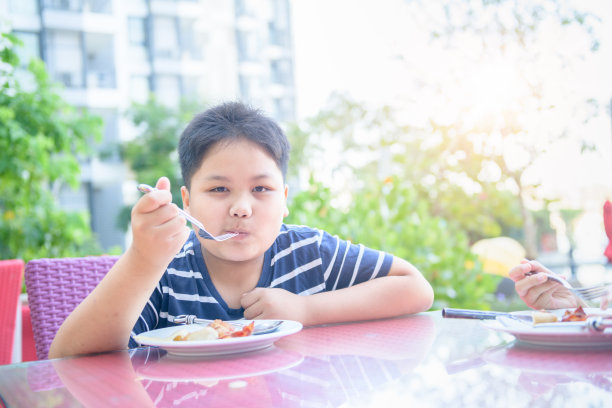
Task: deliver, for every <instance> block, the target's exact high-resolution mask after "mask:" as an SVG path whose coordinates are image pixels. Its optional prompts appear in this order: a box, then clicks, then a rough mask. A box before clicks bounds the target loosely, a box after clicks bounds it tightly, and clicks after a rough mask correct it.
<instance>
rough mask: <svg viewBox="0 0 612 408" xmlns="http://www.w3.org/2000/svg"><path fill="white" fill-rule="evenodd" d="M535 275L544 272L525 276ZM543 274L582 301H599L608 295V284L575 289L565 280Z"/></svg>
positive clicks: (530, 273) (528, 273)
mask: <svg viewBox="0 0 612 408" xmlns="http://www.w3.org/2000/svg"><path fill="white" fill-rule="evenodd" d="M536 273H544V272H533V271H532V272H527V273H526V274H525V276H531V275H535V274H536ZM544 274H545V275H546V276H548V279H550V280H554V281H556V282H559V283H560V284H562V285H563V286H565V287H566V288H567V289H569V290H570V291H572V292H573V293H574V294H576V295H577V296H578V297H580V298H582V299H584V300H595V299H599V298H600V297H603V296H606V295H607V294H608V293H609V292H608V289H609V288H608V287H609V286H610V285H611V284H610V283H599V284H597V285H593V286H587V287H582V288H575V287H573V286H572V285H570V283H569V282H568V281H566V280H565V279H563V278H561V277H559V276H556V275H551V274H549V273H544Z"/></svg>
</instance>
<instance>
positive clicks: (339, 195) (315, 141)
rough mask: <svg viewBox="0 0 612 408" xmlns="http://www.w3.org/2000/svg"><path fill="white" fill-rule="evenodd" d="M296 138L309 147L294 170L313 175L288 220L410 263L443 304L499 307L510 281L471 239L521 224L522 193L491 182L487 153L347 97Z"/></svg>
mask: <svg viewBox="0 0 612 408" xmlns="http://www.w3.org/2000/svg"><path fill="white" fill-rule="evenodd" d="M288 135H289V137H290V139H291V142H292V145H293V146H295V143H294V141H295V140H296V139H298V140H299V143H300V147H301V149H302V150H305V151H308V152H309V155H307V154H303V153H302V154H301V155H298V156H295V155H294V156H292V166H295V167H296V168H301V169H302V171H304V169H307V171H308V172H309V174H310V175H311V177H310V181H309V186H310V187H309V188H308V189H307V190H306V191H303V192H300V193H298V194H297V195H295V196H292V198H291V200H290V216H289V218H288V219H287V222H292V223H297V224H306V225H311V226H315V227H318V228H322V229H325V230H326V231H328V232H331V233H335V234H337V235H339V236H340V237H342V238H344V239H349V240H351V241H353V242H359V243H362V244H364V245H367V246H369V247H372V248H379V249H382V250H385V251H387V252H389V253H392V254H394V255H396V256H399V257H402V258H404V259H406V260H408V261H410V262H411V263H413V264H414V265H415V266H416V267H417V268H419V270H421V272H422V273H423V274H424V275H425V277H426V278H427V279H428V281H429V282H430V283H431V284H432V286H433V287H434V291H435V294H436V300H435V304H434V307H435V308H439V307H443V306H447V305H448V306H453V307H469V308H482V309H486V308H488V307H490V306H489V305H490V303H491V302H492V301H493V296H494V292H495V288H496V285H497V284H498V283H499V281H500V280H501V278H500V277H499V276H492V275H488V274H486V273H484V272H483V270H482V265H481V263H480V262H479V261H478V259H477V258H476V257H475V255H474V254H472V253H471V252H470V244H471V243H472V242H473V241H475V240H477V239H480V238H486V237H492V236H498V235H500V234H502V233H504V232H505V231H509V230H510V229H512V228H514V229H517V228H518V227H519V226H520V218H519V217H518V216H517V215H516V214H517V213H518V211H517V210H516V208H517V200H518V199H517V197H516V196H515V195H513V194H512V193H511V192H509V191H508V190H506V189H504V188H502V184H503V180H502V181H501V182H497V183H494V182H489V181H483V180H482V178H481V177H480V174H481V169H482V167H484V166H485V163H486V162H487V158H486V157H484V156H483V155H480V154H478V153H477V151H476V149H475V147H474V146H473V145H472V144H471V143H470V142H469V140H467V139H466V138H461V137H459V138H452V137H451V132H450V130H449V129H448V128H445V127H443V126H439V125H435V124H431V127H430V128H427V129H422V128H415V127H410V126H406V125H402V124H401V123H399V121H398V120H397V119H396V117H395V113H394V112H393V111H392V110H391V109H390V108H388V107H383V108H381V109H378V110H376V111H373V110H367V109H365V108H364V107H363V106H361V105H359V104H357V103H355V102H354V101H351V100H349V99H347V98H345V97H342V96H335V98H334V99H332V103H331V106H330V107H329V108H328V109H325V110H322V111H321V112H320V113H319V114H318V115H317V116H316V117H314V118H312V119H310V120H309V121H307V122H306V123H305V124H303V125H302V126H301V127H299V126H296V127H292V128H289V131H288ZM318 146H325V148H326V150H325V152H324V153H325V154H329V157H332V158H333V160H332V161H333V163H334V164H333V165H332V166H331V168H329V169H326V170H327V171H328V172H330V173H331V177H329V175H324V174H323V175H322V173H321V171H322V169H321V167H325V164H327V163H323V164H322V163H319V162H317V161H316V160H315V159H316V158H317V157H318V156H322V155H323V150H320V148H319V147H318ZM333 149H336V151H337V154H334V153H335V151H334V150H333ZM293 151H295V150H293ZM330 152H331V153H330ZM296 159H297V160H296ZM323 170H325V169H323ZM290 174H298V171H297V169H294V170H293V172H292V173H291V172H290Z"/></svg>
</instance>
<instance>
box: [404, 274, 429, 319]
mask: <svg viewBox="0 0 612 408" xmlns="http://www.w3.org/2000/svg"><path fill="white" fill-rule="evenodd" d="M405 299H406V303H405V307H406V309H407V310H406V313H407V314H414V313H420V312H426V311H427V310H429V309H431V307H432V306H433V302H434V291H433V288H432V287H431V285H430V283H429V282H427V280H426V279H425V278H423V277H420V279H419V280H418V282H411V285H410V287H409V288H408V289H407V290H406V292H405Z"/></svg>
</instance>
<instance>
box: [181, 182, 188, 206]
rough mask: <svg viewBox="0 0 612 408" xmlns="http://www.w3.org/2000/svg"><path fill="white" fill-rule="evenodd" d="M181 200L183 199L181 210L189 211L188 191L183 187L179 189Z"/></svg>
mask: <svg viewBox="0 0 612 408" xmlns="http://www.w3.org/2000/svg"><path fill="white" fill-rule="evenodd" d="M181 198H182V199H183V209H184V210H188V209H189V190H187V187H185V186H183V187H181Z"/></svg>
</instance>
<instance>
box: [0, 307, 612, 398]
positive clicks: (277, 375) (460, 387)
mask: <svg viewBox="0 0 612 408" xmlns="http://www.w3.org/2000/svg"><path fill="white" fill-rule="evenodd" d="M0 396H1V399H0V407H1V406H3V405H2V404H4V406H8V407H35V406H45V407H51V406H62V407H63V406H104V407H108V406H121V407H125V406H137V407H146V406H157V407H166V406H178V407H191V406H214V407H216V406H232V407H260V406H261V407H383V406H475V407H476V406H478V407H480V406H487V407H488V406H495V407H504V406H512V407H516V406H532V405H533V406H610V404H611V403H612V350H611V349H601V348H599V349H588V348H572V349H555V348H543V347H539V348H536V347H530V346H525V345H522V344H519V343H516V342H515V341H514V338H513V337H512V336H510V335H508V334H506V333H501V332H497V331H493V330H490V329H488V328H487V327H485V325H483V324H482V323H481V322H479V321H477V320H464V319H443V318H442V317H441V314H440V312H439V311H435V312H427V313H421V314H418V315H412V316H405V317H401V318H395V319H388V320H377V321H370V322H359V323H350V324H339V325H330V326H321V327H310V328H305V329H303V330H302V331H301V332H299V333H296V334H293V335H290V336H287V337H284V338H282V339H280V340H278V341H277V342H276V343H275V344H274V345H273V346H272V347H269V348H267V349H264V350H260V351H255V352H249V353H243V354H234V355H229V356H216V357H179V356H172V355H169V354H167V353H166V352H165V351H163V350H160V349H157V348H151V347H145V348H140V349H134V350H125V351H118V352H113V353H103V354H98V355H90V356H82V357H75V358H66V359H56V360H46V361H37V362H28V363H20V364H12V365H5V366H0Z"/></svg>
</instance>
